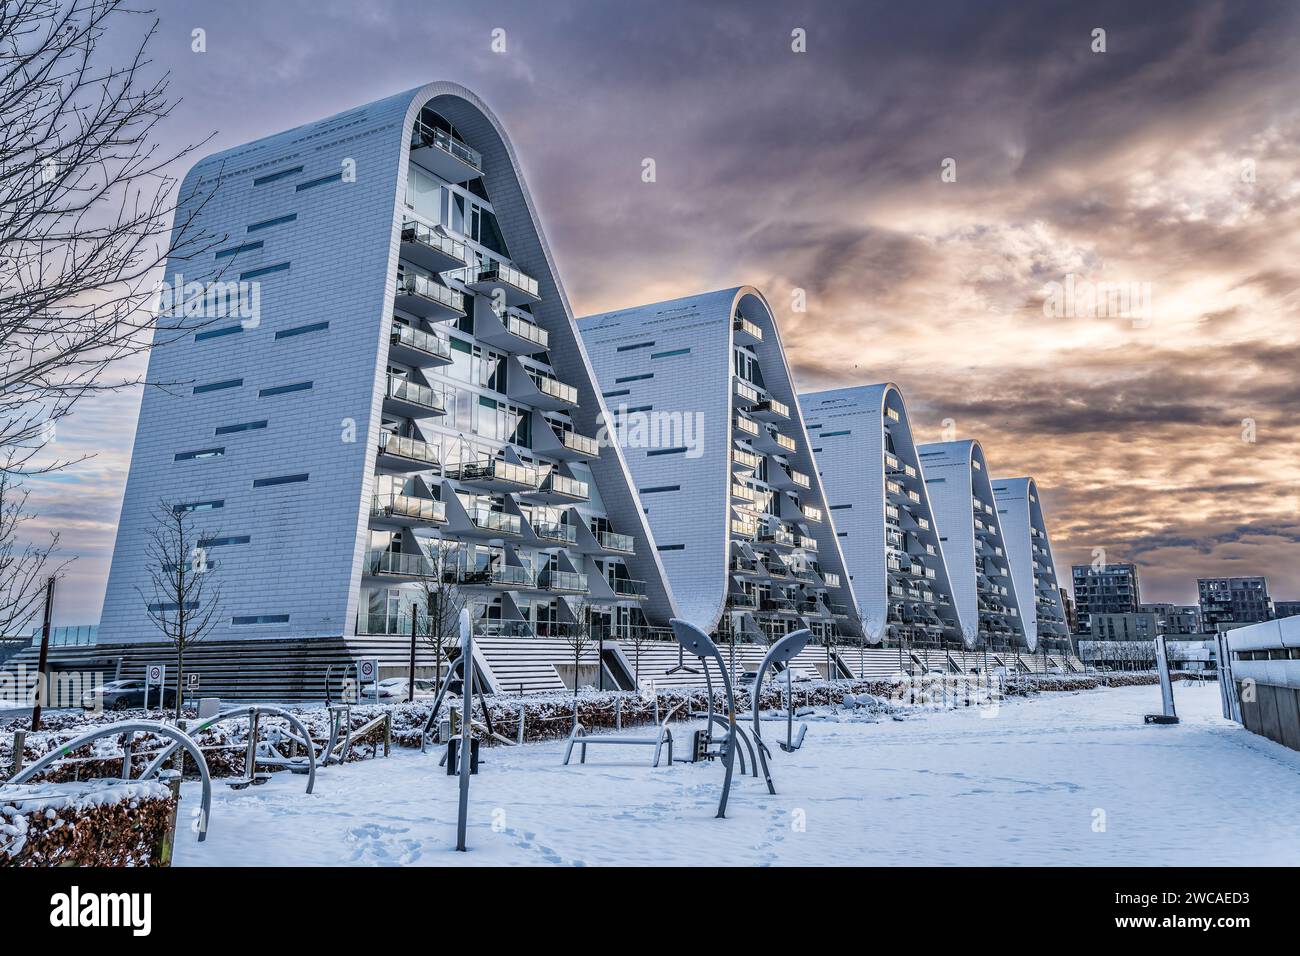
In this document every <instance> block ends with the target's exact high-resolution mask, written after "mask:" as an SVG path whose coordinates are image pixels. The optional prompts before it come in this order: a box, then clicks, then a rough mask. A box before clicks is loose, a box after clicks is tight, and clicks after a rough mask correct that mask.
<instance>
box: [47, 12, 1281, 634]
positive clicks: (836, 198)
mask: <svg viewBox="0 0 1300 956" xmlns="http://www.w3.org/2000/svg"><path fill="white" fill-rule="evenodd" d="M160 6H161V12H160V15H161V18H162V22H161V27H160V32H159V35H158V37H157V38H156V40H155V42H154V43H153V46H152V51H153V54H154V57H155V60H156V62H157V64H158V65H159V67H161V68H166V69H169V70H171V71H172V77H173V80H172V82H173V91H174V93H175V94H176V95H177V96H179V97H180V98H181V99H182V102H181V103H180V104H179V105H178V107H177V109H176V111H175V113H174V115H173V117H172V118H171V119H170V120H169V121H168V123H167V126H166V128H165V130H163V131H162V138H163V140H164V141H165V142H166V143H167V144H170V145H179V144H182V143H185V142H189V141H193V140H197V139H201V138H202V137H204V136H206V135H208V134H209V133H214V134H215V135H214V136H213V139H212V141H211V148H213V149H215V148H222V147H226V146H231V145H235V144H238V143H242V142H246V141H248V140H250V139H254V138H256V137H259V136H262V135H265V134H268V133H272V132H276V131H278V130H281V129H284V128H287V127H290V126H293V125H296V124H299V123H303V122H308V121H311V120H314V119H318V118H321V117H323V116H326V115H329V114H331V113H334V112H338V111H339V110H341V109H344V108H346V107H350V106H354V105H358V104H362V103H365V102H369V101H371V100H373V99H376V98H378V97H381V96H384V95H386V94H389V93H392V92H395V91H398V90H402V89H406V88H410V87H414V86H418V85H420V84H421V83H424V82H427V81H429V80H433V79H449V80H454V81H457V82H460V83H463V84H464V85H466V86H468V87H470V88H471V89H474V90H475V91H477V92H478V93H480V95H482V96H483V98H484V99H485V100H486V101H487V102H488V103H489V105H491V106H492V108H493V109H494V111H495V112H496V113H497V114H498V115H499V116H500V117H501V119H502V120H503V122H504V123H505V124H506V126H507V129H508V130H509V132H510V133H511V135H512V138H513V140H514V143H515V146H516V149H517V151H518V152H519V154H520V157H521V159H522V162H523V165H524V167H525V171H526V174H527V178H528V182H529V185H530V187H531V189H532V192H533V195H534V197H535V198H536V200H537V202H538V205H539V208H540V213H541V217H542V225H543V227H544V228H545V230H546V231H547V233H548V235H549V238H550V241H551V245H552V248H553V250H554V252H555V254H556V258H557V261H558V266H559V269H560V274H561V277H562V280H563V282H564V284H565V286H566V289H567V291H568V294H569V297H570V299H571V301H572V303H573V306H574V309H575V311H576V312H577V314H579V315H585V314H588V313H592V312H598V311H602V310H606V309H612V308H617V307H620V306H627V305H632V304H636V303H641V302H646V301H654V300H658V299H664V298H670V297H673V296H678V295H685V294H689V293H693V292H698V291H703V290H708V289H714V288H720V287H723V286H727V285H733V284H737V283H742V282H743V283H751V284H754V285H757V286H759V287H760V288H762V289H763V290H764V291H765V292H766V293H767V295H768V298H769V299H770V301H771V302H772V303H773V305H774V306H775V308H776V310H777V313H778V321H780V322H781V323H782V329H783V335H784V338H785V342H786V346H787V348H788V349H789V350H790V353H791V360H792V362H793V364H794V367H795V371H796V373H797V377H798V380H799V383H800V386H801V388H803V389H805V390H813V389H817V388H826V387H835V386H841V385H849V384H858V383H867V382H877V381H881V380H885V379H889V380H893V381H895V382H897V383H898V384H899V385H900V386H901V387H902V389H903V392H904V394H905V396H906V397H907V400H908V403H909V407H910V410H911V414H912V416H913V422H914V428H915V429H916V431H917V432H918V433H919V434H920V435H921V436H922V437H923V438H924V439H926V440H939V439H941V438H942V437H945V433H944V428H945V424H944V423H945V420H951V423H950V425H949V427H950V429H951V430H952V431H953V432H955V435H956V436H957V437H975V438H978V439H980V441H981V442H982V443H983V444H984V448H985V451H986V454H987V456H988V460H989V462H990V465H991V466H992V469H993V471H994V473H995V474H999V475H1020V474H1032V475H1034V476H1035V477H1036V478H1037V479H1038V483H1039V486H1040V489H1041V490H1042V493H1043V498H1044V500H1045V503H1046V505H1047V507H1048V509H1049V521H1050V522H1051V525H1052V532H1053V534H1054V540H1055V545H1056V550H1057V556H1058V562H1059V563H1060V564H1061V565H1065V566H1068V565H1069V564H1070V563H1072V562H1082V561H1087V560H1090V559H1091V557H1092V555H1093V550H1094V549H1095V548H1105V549H1106V552H1107V555H1108V557H1109V559H1110V560H1112V561H1122V560H1134V561H1137V562H1138V563H1139V564H1140V565H1141V571H1142V577H1143V594H1144V597H1146V598H1147V599H1149V600H1169V601H1179V602H1191V601H1193V600H1194V597H1195V586H1194V581H1193V579H1194V578H1195V577H1196V576H1197V575H1208V574H1248V573H1267V574H1268V575H1269V577H1270V582H1271V586H1272V591H1273V595H1274V597H1275V598H1277V597H1280V598H1300V562H1298V561H1297V555H1300V516H1298V513H1300V507H1298V505H1300V497H1298V491H1297V480H1298V479H1300V462H1298V461H1297V457H1296V447H1297V446H1296V439H1297V438H1298V437H1300V424H1298V423H1297V421H1296V414H1297V412H1298V411H1300V377H1298V376H1297V366H1298V361H1297V360H1298V359H1300V324H1298V323H1297V312H1298V310H1300V231H1298V230H1297V224H1298V222H1300V179H1297V173H1298V172H1300V146H1298V145H1297V142H1298V140H1297V133H1300V105H1298V104H1297V98H1296V90H1297V89H1298V88H1300V87H1298V86H1297V82H1296V81H1297V78H1298V77H1297V74H1298V73H1300V57H1298V56H1296V54H1295V50H1296V45H1297V41H1298V40H1300V29H1298V26H1300V24H1298V23H1297V19H1298V18H1300V6H1298V5H1297V4H1295V3H1289V2H1277V3H1272V2H1265V0H1252V2H1250V3H1233V2H1222V3H1215V2H1203V3H1198V4H1190V3H1160V2H1144V3H1141V4H1134V3H1132V2H1117V3H1097V2H1094V3H1089V4H1079V3H1048V2H1033V3H1023V4H1018V5H1011V4H1006V5H1002V4H995V3H984V2H981V3H941V2H935V0H931V2H928V3H924V4H905V3H880V4H865V3H847V2H846V3H814V2H805V3H798V2H771V3H762V2H753V0H747V2H744V3H702V2H683V3H673V2H658V3H646V4H625V3H582V2H563V0H547V2H545V3H536V2H523V3H517V4H503V3H492V2H482V3H475V4H459V3H442V2H438V3H434V2H429V0H419V2H384V0H366V2H364V3H361V2H355V0H338V2H335V0H312V2H277V3H274V4H268V3H253V2H241V0H227V2H223V3H219V4H218V3H189V2H165V3H162V4H161V5H160ZM126 26H127V27H128V28H130V29H133V28H134V27H133V25H132V24H131V23H130V22H129V21H128V22H127V23H126ZM195 28H202V29H203V30H204V31H206V42H207V50H206V52H203V53H195V52H192V51H191V36H192V31H193V30H194V29H195ZM497 28H499V29H501V30H504V31H505V32H504V38H505V46H506V49H505V52H504V53H494V52H493V51H492V49H491V41H492V32H493V30H494V29H497ZM796 29H801V30H803V31H804V32H805V36H806V52H795V51H793V50H792V48H791V47H792V31H794V30H796ZM1097 29H1102V30H1104V31H1105V35H1104V42H1105V52H1094V49H1093V48H1094V46H1096V45H1097V42H1098V41H1097V40H1096V39H1095V38H1094V36H1095V35H1094V31H1095V30H1097ZM647 157H649V158H653V159H654V160H655V164H656V172H657V181H656V182H654V183H652V184H647V183H643V182H642V181H641V170H642V161H643V159H645V158H647ZM945 161H949V162H948V163H946V164H945ZM945 169H948V170H949V171H951V172H955V180H953V177H952V176H947V177H945V176H944V175H943V173H944V171H945ZM182 171H183V170H182ZM948 180H953V181H948ZM1067 276H1073V277H1074V279H1073V281H1074V282H1075V283H1076V284H1077V286H1076V287H1077V288H1078V289H1079V290H1080V291H1084V290H1086V289H1087V288H1089V285H1088V284H1092V285H1091V287H1092V288H1097V287H1098V286H1099V285H1100V284H1102V283H1111V284H1114V286H1113V287H1114V288H1120V287H1121V285H1120V284H1122V286H1123V288H1125V289H1130V288H1131V289H1133V290H1135V292H1136V298H1135V300H1134V301H1135V303H1137V304H1138V305H1139V306H1141V305H1143V304H1145V303H1147V302H1149V307H1147V308H1138V309H1135V310H1133V311H1131V312H1130V313H1129V314H1124V315H1115V314H1113V312H1114V311H1115V309H1113V308H1103V309H1101V310H1100V312H1101V314H1091V313H1090V312H1089V310H1088V309H1087V308H1086V299H1085V298H1084V297H1082V296H1078V297H1076V298H1075V300H1074V301H1073V302H1068V301H1067V302H1064V303H1062V307H1061V308H1057V309H1051V308H1048V309H1045V308H1044V301H1045V299H1050V295H1049V293H1050V290H1051V289H1052V286H1051V283H1062V284H1064V283H1065V282H1066V277H1067ZM796 290H804V292H805V294H806V300H807V308H806V311H803V312H799V311H795V310H794V309H793V308H792V306H793V304H794V295H795V291H796ZM1102 301H1103V302H1105V301H1106V300H1105V297H1104V296H1103V298H1102ZM1049 313H1050V314H1049ZM138 402H139V395H138V394H137V393H131V392H127V393H123V394H121V395H118V396H116V397H115V398H113V399H111V400H105V401H99V402H96V403H95V404H93V405H89V404H88V405H86V406H84V407H83V409H82V412H81V414H80V415H79V416H78V417H77V418H76V420H75V421H73V422H72V423H70V424H69V425H68V427H66V428H62V429H61V431H60V436H59V440H60V442H61V443H62V444H63V445H64V447H65V448H66V449H67V450H68V451H77V450H86V451H92V452H94V453H95V455H96V457H95V458H93V459H92V460H91V461H89V462H86V463H83V464H81V465H78V466H77V467H75V468H73V469H70V470H69V471H67V472H65V473H64V474H63V475H61V476H60V477H59V478H58V479H57V480H48V481H45V482H43V483H41V484H39V485H38V486H37V487H36V488H35V493H34V496H33V501H32V503H33V504H34V505H35V506H36V507H37V508H38V509H40V511H41V512H42V520H43V521H45V522H47V523H49V524H52V525H57V526H58V527H60V528H62V529H63V534H64V542H65V544H66V546H67V550H68V551H69V552H70V553H75V554H76V555H78V560H77V562H76V563H75V568H74V571H73V573H72V576H71V579H70V581H69V582H68V583H67V585H65V587H64V589H63V592H62V594H61V600H60V604H61V609H60V614H59V618H60V619H61V621H62V622H65V623H80V622H87V621H93V620H96V619H97V615H98V609H99V604H100V601H101V599H102V594H103V587H104V579H105V577H106V575H107V564H108V558H109V556H110V553H111V549H112V543H113V535H114V528H115V522H116V518H117V512H118V508H119V505H120V499H121V494H122V487H123V483H124V480H125V474H126V468H127V464H128V459H129V448H130V442H131V439H132V433H133V429H134V421H135V413H136V407H137V405H138ZM1067 573H1068V572H1067Z"/></svg>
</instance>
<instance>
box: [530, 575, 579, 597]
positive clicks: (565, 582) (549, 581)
mask: <svg viewBox="0 0 1300 956" xmlns="http://www.w3.org/2000/svg"><path fill="white" fill-rule="evenodd" d="M537 586H538V587H539V588H541V589H542V590H543V591H563V592H565V593H568V594H587V593H588V592H589V591H590V590H591V589H590V588H589V587H588V586H587V576H586V575H585V574H582V573H581V572H579V571H550V570H547V571H543V572H542V573H541V574H539V575H538V576H537Z"/></svg>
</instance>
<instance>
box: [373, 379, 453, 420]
mask: <svg viewBox="0 0 1300 956" xmlns="http://www.w3.org/2000/svg"><path fill="white" fill-rule="evenodd" d="M384 408H385V409H386V410H387V411H391V412H394V413H396V414H399V415H402V416H404V417H406V418H429V417H430V416H433V415H445V414H446V412H447V406H446V403H445V402H444V401H443V398H442V394H441V393H440V392H436V391H434V390H433V389H432V388H430V387H429V386H428V385H421V384H420V383H419V382H412V381H411V380H410V379H405V378H402V377H401V376H399V375H393V374H391V373H390V374H389V376H388V384H387V388H386V389H385V390H384Z"/></svg>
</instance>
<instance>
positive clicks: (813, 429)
mask: <svg viewBox="0 0 1300 956" xmlns="http://www.w3.org/2000/svg"><path fill="white" fill-rule="evenodd" d="M821 427H822V426H821V423H820V422H819V423H818V424H816V425H809V426H808V430H809V431H810V432H811V431H816V430H817V429H819V428H821Z"/></svg>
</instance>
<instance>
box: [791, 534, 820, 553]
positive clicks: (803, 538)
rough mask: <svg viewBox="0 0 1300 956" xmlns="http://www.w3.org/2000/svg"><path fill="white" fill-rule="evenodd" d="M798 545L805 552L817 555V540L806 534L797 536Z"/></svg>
mask: <svg viewBox="0 0 1300 956" xmlns="http://www.w3.org/2000/svg"><path fill="white" fill-rule="evenodd" d="M795 541H796V543H797V545H798V546H799V547H800V548H802V549H803V550H805V551H811V552H812V553H813V554H816V553H817V539H816V538H813V537H810V536H809V535H806V534H800V535H795Z"/></svg>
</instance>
